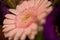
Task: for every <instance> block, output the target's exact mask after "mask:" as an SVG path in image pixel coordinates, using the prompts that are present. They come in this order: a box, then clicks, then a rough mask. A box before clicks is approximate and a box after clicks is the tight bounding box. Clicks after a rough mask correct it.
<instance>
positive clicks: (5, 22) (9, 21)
mask: <svg viewBox="0 0 60 40" xmlns="http://www.w3.org/2000/svg"><path fill="white" fill-rule="evenodd" d="M14 23H15V21H14V20H9V19H5V20H4V22H3V24H14Z"/></svg>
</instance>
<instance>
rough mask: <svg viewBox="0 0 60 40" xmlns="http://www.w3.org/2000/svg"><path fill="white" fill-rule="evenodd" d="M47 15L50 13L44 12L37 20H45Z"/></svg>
mask: <svg viewBox="0 0 60 40" xmlns="http://www.w3.org/2000/svg"><path fill="white" fill-rule="evenodd" d="M47 15H48V13H46V12H44V13H42V14H40V15H38V16H37V18H38V20H41V19H45V18H46V16H47Z"/></svg>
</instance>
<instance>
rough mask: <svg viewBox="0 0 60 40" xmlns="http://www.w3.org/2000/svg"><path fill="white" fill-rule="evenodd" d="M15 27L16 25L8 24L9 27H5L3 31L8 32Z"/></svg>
mask: <svg viewBox="0 0 60 40" xmlns="http://www.w3.org/2000/svg"><path fill="white" fill-rule="evenodd" d="M14 28H15V25H11V26H10V25H9V26H7V28H5V29H3V32H7V31H9V30H12V29H14Z"/></svg>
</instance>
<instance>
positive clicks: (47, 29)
mask: <svg viewBox="0 0 60 40" xmlns="http://www.w3.org/2000/svg"><path fill="white" fill-rule="evenodd" d="M58 12H60V8H57V7H55V8H54V10H53V11H52V12H51V13H50V15H48V17H47V19H46V23H45V25H44V38H45V40H60V38H59V37H58V36H57V33H56V31H55V30H56V29H55V25H54V22H53V21H54V19H55V18H56V15H57V14H58Z"/></svg>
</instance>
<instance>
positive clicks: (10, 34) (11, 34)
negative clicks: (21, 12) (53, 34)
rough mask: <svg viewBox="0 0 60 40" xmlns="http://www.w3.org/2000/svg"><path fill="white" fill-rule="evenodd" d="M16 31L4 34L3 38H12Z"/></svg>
mask: <svg viewBox="0 0 60 40" xmlns="http://www.w3.org/2000/svg"><path fill="white" fill-rule="evenodd" d="M16 31H17V29H14V30H12V31H9V32H8V33H5V32H4V35H5V37H13V36H14V35H15V33H16Z"/></svg>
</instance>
